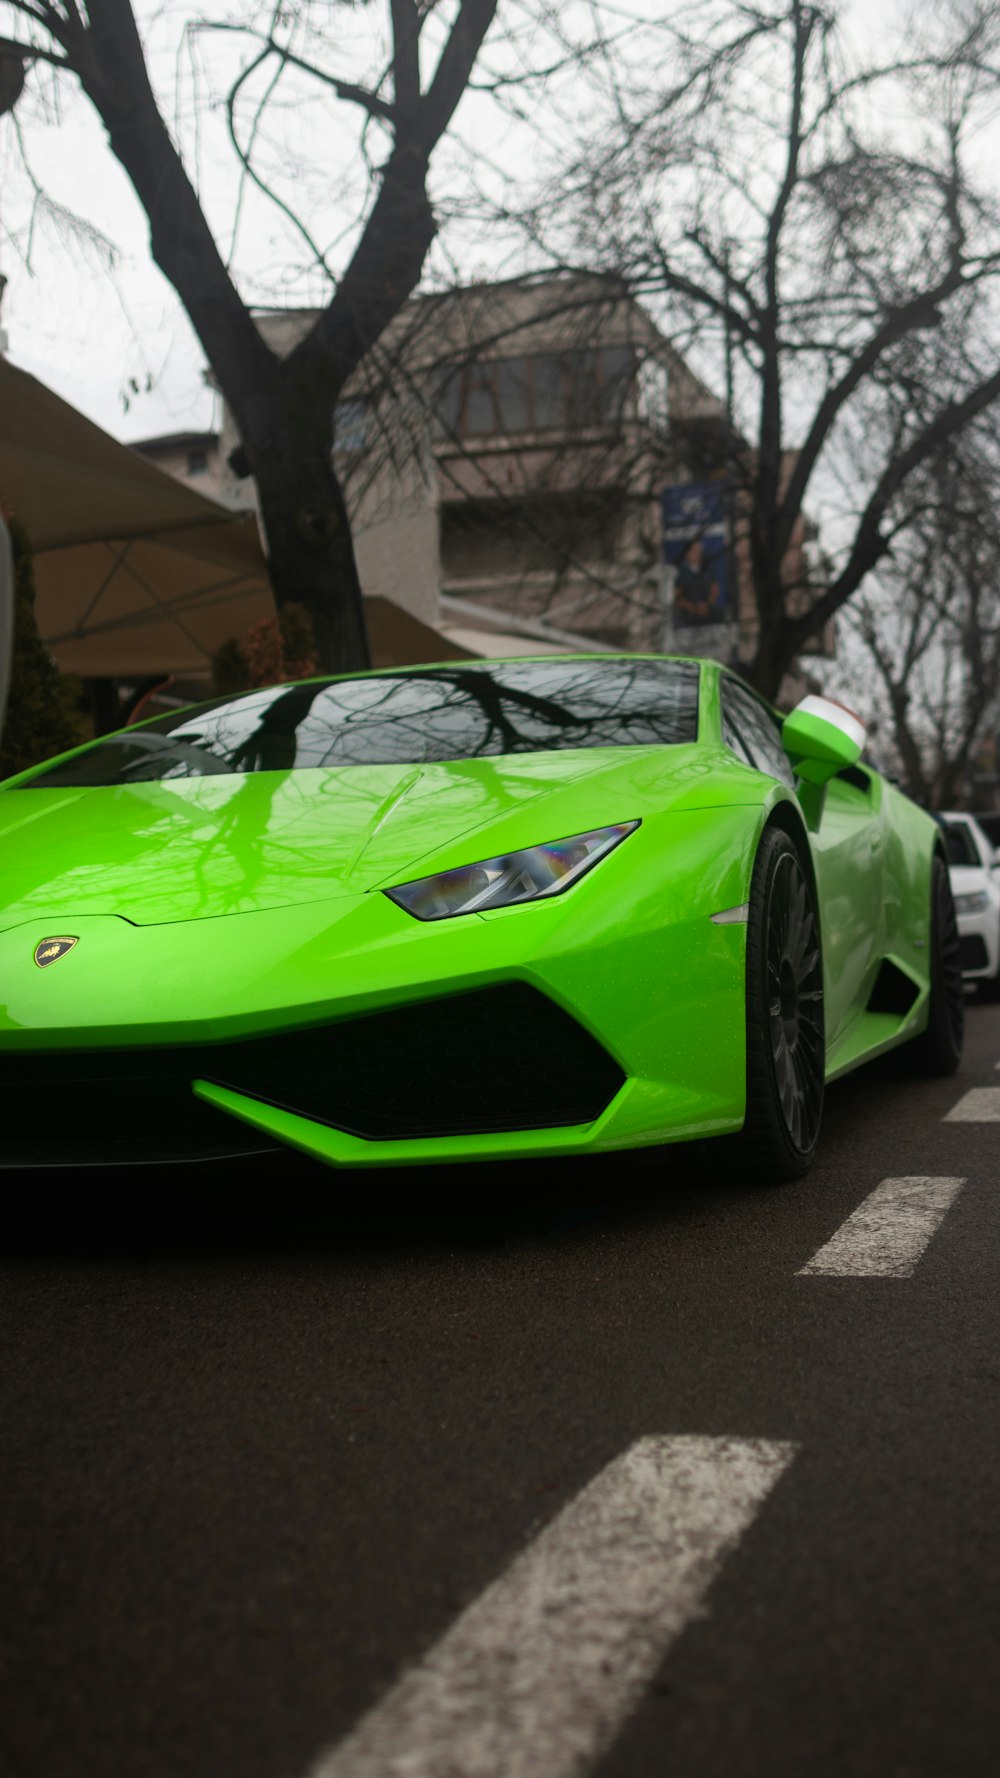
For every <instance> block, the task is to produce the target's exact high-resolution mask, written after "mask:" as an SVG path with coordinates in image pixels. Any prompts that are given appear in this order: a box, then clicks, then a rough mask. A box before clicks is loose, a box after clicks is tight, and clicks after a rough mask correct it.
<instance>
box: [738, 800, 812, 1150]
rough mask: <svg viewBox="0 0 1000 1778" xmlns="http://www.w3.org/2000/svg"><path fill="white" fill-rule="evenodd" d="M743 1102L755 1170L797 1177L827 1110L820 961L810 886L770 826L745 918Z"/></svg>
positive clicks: (784, 838)
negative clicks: (744, 1098)
mask: <svg viewBox="0 0 1000 1778" xmlns="http://www.w3.org/2000/svg"><path fill="white" fill-rule="evenodd" d="M746 997H747V1002H746V1003H747V1106H746V1120H745V1123H744V1126H743V1136H742V1146H743V1150H744V1155H745V1159H746V1161H747V1162H748V1163H749V1165H750V1167H751V1169H752V1171H753V1173H754V1174H755V1175H757V1176H759V1177H761V1178H766V1179H770V1180H786V1179H799V1178H801V1176H802V1174H803V1173H805V1172H806V1171H807V1170H808V1168H809V1166H810V1165H811V1163H812V1160H813V1156H814V1155H815V1152H816V1145H817V1142H818V1140H819V1129H820V1122H821V1120H822V1115H823V1089H824V1081H825V1074H826V1036H825V1029H824V1023H823V963H822V956H821V952H820V941H819V930H818V927H817V922H816V908H815V903H814V899H813V891H812V885H811V884H810V882H809V879H808V877H807V875H806V872H805V870H804V868H803V864H802V860H801V858H800V855H799V852H798V850H797V848H796V846H795V844H794V842H793V841H792V840H791V839H790V838H789V836H788V834H786V833H785V832H784V831H783V830H782V829H781V828H776V827H771V828H768V829H766V831H765V833H764V836H763V838H762V840H761V843H760V847H759V849H758V852H757V858H756V861H755V863H754V873H753V882H752V884H751V889H750V906H749V913H748V918H747V959H746Z"/></svg>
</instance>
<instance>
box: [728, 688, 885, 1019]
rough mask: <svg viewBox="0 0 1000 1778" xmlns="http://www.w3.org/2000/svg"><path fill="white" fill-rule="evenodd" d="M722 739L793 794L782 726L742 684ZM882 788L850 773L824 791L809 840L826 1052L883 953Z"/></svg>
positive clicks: (858, 1006)
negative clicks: (816, 895)
mask: <svg viewBox="0 0 1000 1778" xmlns="http://www.w3.org/2000/svg"><path fill="white" fill-rule="evenodd" d="M722 711H723V738H724V739H725V740H726V741H727V743H728V745H730V746H734V747H735V751H736V752H738V753H740V754H741V756H742V757H744V758H748V759H749V760H750V763H751V764H752V765H755V766H757V768H758V770H760V771H762V772H768V773H770V774H771V776H772V777H775V778H780V779H781V781H782V782H783V783H785V784H787V785H789V787H790V788H792V789H795V776H794V773H793V772H792V768H791V766H790V764H789V761H788V756H787V754H786V753H785V750H784V747H783V746H782V744H781V729H780V724H779V721H778V719H777V717H775V716H774V715H773V713H772V712H771V711H770V710H769V709H768V707H767V706H766V705H765V704H764V703H763V702H762V701H761V699H759V698H758V697H756V696H755V694H754V693H753V692H752V691H751V690H750V689H749V687H748V686H745V685H744V684H743V683H742V682H741V681H739V680H736V679H732V678H730V677H729V676H728V675H725V676H724V678H723V687H722ZM883 826H884V814H883V810H882V781H881V779H880V778H879V777H878V775H877V774H876V773H873V772H868V771H866V770H865V769H864V768H863V767H860V766H859V767H852V768H851V769H850V771H848V772H847V773H845V774H841V775H840V776H838V777H836V778H833V779H831V781H830V783H829V785H828V786H827V792H826V798H825V803H824V807H823V814H822V817H821V819H820V823H819V827H818V829H817V830H816V831H815V832H812V833H811V834H810V838H811V841H812V851H813V860H814V863H815V867H816V879H817V883H818V886H819V895H820V930H821V934H822V941H823V993H824V1001H825V1013H826V1043H827V1050H828V1051H829V1050H830V1048H831V1047H832V1046H833V1044H835V1043H836V1042H837V1040H838V1038H840V1037H841V1036H842V1035H843V1033H844V1032H845V1031H846V1029H847V1027H848V1026H849V1025H850V1024H851V1023H852V1022H853V1020H854V1019H855V1018H856V1017H857V1015H858V1014H859V1013H860V1012H861V1011H862V1010H863V1008H864V1006H865V1005H866V1003H867V1000H868V996H869V994H870V993H871V987H872V982H873V980H874V977H875V974H876V972H877V969H878V965H879V962H880V961H881V958H882V956H883V955H884V952H885V948H886V930H887V921H888V919H889V918H891V907H890V908H888V909H887V908H886V906H885V897H886V891H887V888H888V892H889V900H890V902H891V901H892V898H893V894H894V893H895V895H896V899H897V900H898V889H897V891H895V892H894V891H893V890H892V888H891V886H889V885H887V883H886V871H885V856H884V832H883Z"/></svg>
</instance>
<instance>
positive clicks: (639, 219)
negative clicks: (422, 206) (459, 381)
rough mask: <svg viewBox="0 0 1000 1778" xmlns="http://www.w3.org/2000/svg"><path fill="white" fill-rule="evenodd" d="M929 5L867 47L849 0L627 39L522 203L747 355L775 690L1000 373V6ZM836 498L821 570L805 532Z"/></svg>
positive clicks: (767, 648) (745, 454) (737, 400)
mask: <svg viewBox="0 0 1000 1778" xmlns="http://www.w3.org/2000/svg"><path fill="white" fill-rule="evenodd" d="M920 17H921V20H922V25H921V29H922V36H919V35H917V34H915V33H913V32H912V31H911V34H910V36H909V38H908V39H906V40H905V41H901V43H900V44H899V45H898V46H897V47H896V48H895V50H893V51H891V52H887V53H883V54H881V55H880V56H878V57H870V58H869V59H868V60H866V61H864V62H859V61H857V59H856V58H852V57H851V56H850V55H849V54H848V51H847V49H846V48H845V45H844V43H843V41H842V39H841V37H840V35H839V31H838V18H837V7H836V5H835V4H829V5H820V4H809V3H806V0H775V3H774V4H773V5H772V6H771V7H766V6H763V5H748V4H745V3H744V0H700V3H698V0H694V3H692V4H686V5H684V6H682V7H681V6H677V7H671V8H670V11H669V14H668V16H667V18H666V19H665V20H660V21H658V22H656V23H655V24H651V25H650V26H649V28H648V30H647V32H646V34H645V37H644V38H643V39H641V40H636V39H634V38H633V39H631V40H630V42H629V45H628V46H627V53H626V52H625V51H623V50H622V47H621V45H620V44H617V43H612V42H611V41H610V40H609V41H607V43H606V46H605V54H604V55H603V57H602V58H601V60H600V61H599V62H594V63H592V64H591V65H590V67H589V68H588V70H587V79H588V82H589V91H588V94H587V97H586V99H585V101H584V102H583V104H582V105H581V104H579V103H578V110H579V112H580V114H581V115H582V117H583V120H584V122H583V127H582V128H581V127H580V125H579V124H577V126H576V128H575V129H574V125H573V120H572V119H571V118H570V117H568V116H567V117H565V118H564V119H563V124H564V135H565V137H566V139H568V140H569V141H570V144H571V145H570V148H569V150H568V152H565V153H562V154H560V153H559V152H558V151H557V150H556V149H553V150H552V152H551V153H550V157H549V169H548V171H549V175H550V176H549V177H548V179H547V181H546V182H545V183H544V186H543V188H542V189H540V191H539V194H538V196H537V200H536V202H535V203H534V204H533V205H532V206H531V207H530V209H529V210H528V211H527V212H526V213H522V215H521V218H520V221H521V225H522V228H523V230H524V231H526V233H527V235H528V237H529V238H530V241H531V248H532V252H533V254H534V255H535V257H536V263H548V264H549V265H552V266H557V265H558V266H576V267H581V268H590V269H593V270H595V271H597V272H603V273H607V274H609V275H613V276H615V277H616V278H619V279H623V280H624V281H625V282H626V283H627V284H628V286H629V288H631V289H632V290H633V291H634V292H635V293H636V294H637V295H639V296H641V297H642V298H643V299H644V300H646V301H647V302H650V303H651V304H653V305H654V308H655V309H656V310H657V311H658V313H659V314H660V315H661V316H663V317H665V320H664V325H665V328H666V331H668V332H669V334H670V335H671V337H672V338H673V339H674V340H675V341H676V343H677V344H678V346H679V347H680V348H681V350H682V351H684V352H685V353H688V354H691V355H692V361H693V362H694V363H695V365H696V366H697V365H698V364H699V363H700V364H702V365H704V364H706V363H708V362H709V359H708V356H707V355H708V354H709V352H711V354H712V356H713V358H714V364H715V369H716V375H717V378H718V373H719V372H720V370H721V369H722V367H723V365H725V367H726V370H727V371H728V372H729V373H730V374H729V376H728V377H727V378H726V381H727V382H729V384H730V390H729V393H730V395H731V398H732V399H731V404H730V422H731V423H730V425H729V427H728V429H726V430H725V431H723V432H721V433H720V429H719V428H718V427H716V438H715V441H714V449H715V462H716V468H717V470H720V471H721V470H722V469H723V468H724V467H728V473H729V475H730V477H731V478H732V480H733V481H734V483H735V484H736V486H737V487H738V488H739V489H740V490H741V493H740V505H741V507H742V509H743V510H744V511H745V512H746V514H747V517H746V521H745V523H746V539H745V547H746V553H747V558H748V568H749V574H750V577H751V581H752V589H753V596H754V601H755V604H756V612H757V622H756V626H755V629H756V635H755V637H754V639H753V647H752V653H751V655H750V658H749V659H748V660H747V662H746V666H745V670H746V672H747V675H748V677H750V678H751V679H752V680H753V681H754V683H756V684H757V685H758V686H759V687H760V689H761V690H763V691H764V692H765V693H767V694H769V695H771V696H774V695H776V694H777V691H778V687H779V684H780V681H781V678H782V675H783V673H784V672H785V671H786V670H787V668H788V667H789V665H790V664H791V662H792V661H793V659H794V658H795V656H796V654H797V653H798V651H799V650H800V649H801V648H802V647H803V645H804V644H806V643H807V642H808V641H809V639H810V638H812V637H815V636H816V635H817V634H818V633H819V632H821V631H822V630H823V628H824V627H825V626H826V625H827V624H828V623H829V622H830V620H831V619H832V617H833V616H834V615H835V613H837V612H838V611H839V610H840V609H841V608H842V607H843V606H844V605H845V603H846V602H847V601H848V600H849V599H850V598H851V597H852V596H853V595H854V594H855V593H856V592H857V591H858V589H859V588H860V587H861V585H862V583H863V582H864V581H865V578H866V576H867V575H868V574H869V573H870V572H871V570H872V569H873V568H874V567H875V566H876V564H877V563H878V562H879V561H881V560H882V559H883V557H884V556H885V555H886V553H887V551H888V550H889V549H890V548H891V547H892V543H893V539H894V537H895V536H896V535H897V533H898V530H899V528H900V526H905V525H906V523H908V522H909V517H910V507H909V505H908V503H907V501H906V498H905V492H906V489H907V486H908V484H909V482H910V480H911V478H912V477H913V476H914V475H916V474H917V473H918V472H919V471H920V470H921V467H922V466H923V465H924V464H926V463H928V462H929V461H930V460H931V459H932V458H933V457H934V456H935V454H937V453H940V451H941V449H942V447H943V446H944V445H945V444H946V443H947V442H948V441H949V440H952V439H956V438H958V437H959V436H960V435H961V434H962V432H963V431H964V429H966V428H967V427H968V426H969V425H970V424H971V423H972V422H973V421H974V420H975V419H976V417H977V416H978V415H980V414H983V413H984V412H986V411H987V410H988V409H989V408H990V406H991V405H992V403H993V402H994V401H995V400H996V399H997V397H998V395H1000V326H998V323H997V309H996V299H997V290H998V284H997V280H998V277H1000V203H998V201H997V194H996V192H995V191H994V190H993V189H991V188H989V187H988V186H987V185H985V184H984V183H983V181H982V178H981V176H980V175H978V174H977V171H976V136H977V131H978V130H979V128H980V126H981V125H982V124H983V122H984V119H987V118H990V117H992V115H993V114H994V110H995V107H996V103H997V94H998V90H1000V89H998V78H1000V76H998V67H1000V54H998V50H1000V13H998V11H997V8H996V6H995V5H994V4H992V0H945V4H943V5H940V6H935V8H933V9H930V8H928V9H926V11H925V12H924V13H923V14H922V15H920ZM884 44H885V39H884V36H883V49H884ZM661 69H662V70H665V73H664V74H662V75H661V73H660V70H661ZM552 169H554V175H553V172H552ZM507 220H508V222H509V223H510V224H511V225H513V224H514V223H515V222H516V221H517V218H515V217H514V215H513V213H511V214H510V215H509V217H508V218H507ZM958 313H961V316H962V326H961V328H960V329H956V328H955V327H953V326H952V325H951V322H952V319H953V317H955V316H956V314H958ZM720 380H721V379H720ZM838 480H839V488H838ZM817 506H818V507H820V508H822V509H823V511H824V517H825V520H826V537H825V543H826V548H827V552H828V555H829V557H830V560H831V563H832V567H831V570H830V573H829V578H828V581H827V584H826V585H824V586H821V587H820V586H816V585H813V584H810V580H809V576H808V574H807V573H806V572H804V569H803V563H804V557H803V554H802V552H801V551H797V550H796V549H795V548H794V543H795V538H796V535H797V534H798V535H801V527H802V523H803V515H804V514H805V512H806V511H807V509H815V508H816V507H817Z"/></svg>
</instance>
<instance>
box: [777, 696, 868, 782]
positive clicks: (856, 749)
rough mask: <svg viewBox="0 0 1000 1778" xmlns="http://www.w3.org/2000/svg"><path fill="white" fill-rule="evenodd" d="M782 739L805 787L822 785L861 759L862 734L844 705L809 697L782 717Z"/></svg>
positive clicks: (831, 700)
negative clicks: (783, 718)
mask: <svg viewBox="0 0 1000 1778" xmlns="http://www.w3.org/2000/svg"><path fill="white" fill-rule="evenodd" d="M781 739H782V744H783V746H784V749H785V752H786V753H787V755H788V758H789V760H790V762H791V765H792V768H793V770H794V771H795V772H796V773H797V775H798V776H799V777H800V778H804V779H805V781H806V783H807V784H825V783H826V782H827V780H828V779H829V778H832V777H834V776H835V774H836V773H837V772H842V771H843V769H844V767H845V766H852V765H854V764H856V762H857V761H858V760H859V759H860V758H861V751H862V748H863V747H864V744H865V731H864V725H863V724H862V723H861V721H860V720H859V718H858V717H857V716H855V714H854V712H853V710H848V709H847V708H846V707H845V706H844V705H843V704H837V703H835V702H834V700H833V699H832V698H818V697H808V698H803V699H802V702H801V704H796V706H795V709H794V710H793V711H792V713H791V715H790V716H786V717H785V721H784V725H783V727H782V731H781Z"/></svg>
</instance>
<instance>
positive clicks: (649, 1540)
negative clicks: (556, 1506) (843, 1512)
mask: <svg viewBox="0 0 1000 1778" xmlns="http://www.w3.org/2000/svg"><path fill="white" fill-rule="evenodd" d="M795 1450H796V1447H795V1446H794V1445H791V1444H777V1443H772V1442H770V1441H764V1440H758V1439H736V1438H732V1439H730V1438H697V1437H678V1438H668V1437H662V1438H644V1439H640V1440H639V1442H638V1443H637V1444H634V1445H632V1446H631V1448H630V1449H629V1450H627V1451H626V1452H624V1454H623V1455H622V1456H621V1457H618V1458H616V1459H615V1461H614V1462H613V1463H611V1464H609V1465H608V1467H607V1468H606V1469H603V1470H602V1471H601V1472H600V1474H599V1475H598V1476H596V1477H595V1479H594V1480H593V1481H592V1482H590V1483H589V1485H588V1486H587V1487H586V1488H584V1490H583V1492H582V1493H581V1494H578V1495H577V1496H576V1498H575V1499H574V1500H572V1501H571V1502H570V1503H569V1505H568V1506H567V1507H565V1508H564V1509H563V1511H562V1512H561V1513H560V1514H559V1515H558V1517H557V1518H556V1519H554V1520H553V1521H552V1523H551V1524H550V1525H548V1526H547V1527H546V1529H545V1530H544V1531H542V1532H541V1533H540V1534H539V1536H538V1537H536V1538H535V1540H534V1542H533V1543H532V1544H530V1545H529V1547H528V1548H527V1549H526V1550H525V1551H524V1552H523V1553H522V1554H521V1555H520V1556H518V1557H517V1559H516V1560H515V1561H514V1562H513V1564H512V1565H511V1567H510V1568H509V1569H508V1570H507V1572H506V1573H505V1574H503V1575H502V1576H501V1577H500V1579H499V1580H497V1581H494V1583H493V1584H492V1586H490V1587H488V1588H487V1589H486V1591H485V1592H484V1593H482V1594H481V1595H480V1597H479V1598H478V1599H477V1600H475V1601H474V1603H473V1604H472V1605H470V1606H469V1607H468V1608H467V1609H466V1610H465V1611H464V1612H463V1613H462V1614H461V1616H460V1617H459V1618H457V1619H456V1621H455V1623H454V1624H453V1625H452V1627H451V1629H450V1630H448V1631H447V1632H446V1633H445V1635H444V1636H443V1637H442V1639H441V1641H440V1642H438V1643H437V1645H436V1646H435V1647H434V1648H432V1649H431V1650H430V1652H429V1653H428V1654H427V1655H425V1656H424V1658H423V1659H422V1660H421V1661H419V1662H418V1663H417V1664H416V1665H415V1666H413V1667H411V1668H410V1669H409V1670H408V1671H407V1672H405V1673H404V1674H403V1676H402V1678H401V1679H400V1680H399V1681H398V1682H397V1683H396V1684H395V1685H394V1686H393V1687H392V1689H391V1691H389V1692H388V1693H387V1695H386V1696H385V1697H384V1698H383V1699H382V1701H381V1703H379V1704H377V1705H376V1706H375V1708H374V1709H373V1710H372V1711H371V1712H370V1713H369V1714H368V1715H367V1716H366V1717H364V1718H362V1720H361V1722H360V1723H359V1724H358V1726H357V1727H356V1728H355V1729H354V1730H352V1732H351V1733H350V1734H349V1735H348V1736H347V1737H346V1738H345V1739H344V1740H343V1741H341V1742H340V1743H339V1744H338V1745H337V1746H336V1747H334V1748H332V1749H331V1750H330V1752H329V1753H326V1754H324V1755H323V1756H322V1757H321V1758H320V1759H319V1760H318V1761H317V1763H316V1765H315V1766H314V1767H313V1768H312V1773H311V1778H579V1775H580V1774H582V1773H585V1772H587V1771H588V1770H589V1769H590V1768H591V1766H592V1765H593V1764H594V1763H595V1761H596V1760H597V1759H598V1758H599V1757H600V1755H601V1754H602V1753H603V1752H604V1750H605V1749H606V1748H607V1747H608V1746H609V1745H610V1743H611V1741H612V1740H613V1739H614V1736H615V1735H616V1733H617V1731H618V1729H619V1728H620V1727H621V1725H622V1723H623V1721H624V1720H625V1718H626V1716H627V1715H628V1714H629V1712H630V1710H631V1709H632V1707H633V1706H634V1705H635V1703H636V1702H637V1701H638V1699H639V1697H640V1696H641V1694H642V1691H643V1689H644V1687H645V1686H646V1685H647V1684H648V1682H649V1681H650V1680H651V1679H652V1677H653V1675H654V1673H655V1672H656V1669H657V1667H658V1666H659V1664H660V1662H661V1660H662V1659H663V1656H664V1654H665V1652H666V1650H667V1649H668V1648H669V1647H670V1644H671V1643H672V1642H673V1641H674V1640H675V1639H676V1637H678V1636H679V1635H680V1633H681V1631H682V1630H683V1629H684V1627H685V1625H686V1624H688V1623H689V1622H690V1620H691V1619H692V1618H694V1617H697V1616H700V1615H704V1612H705V1607H704V1605H703V1600H704V1598H705V1594H706V1593H707V1591H708V1589H709V1587H710V1585H711V1583H712V1581H713V1579H714V1578H715V1575H716V1574H717V1573H718V1570H719V1568H720V1567H721V1565H722V1561H723V1559H724V1557H725V1556H726V1555H727V1554H728V1553H729V1551H730V1550H732V1549H733V1548H734V1547H735V1546H736V1544H737V1543H738V1542H739V1540H740V1537H741V1536H742V1534H743V1532H744V1531H745V1530H746V1529H747V1527H748V1526H749V1525H750V1524H752V1522H753V1520H754V1518H755V1516H756V1514H757V1512H758V1510H759V1509H760V1507H761V1505H762V1504H763V1502H764V1500H765V1499H766V1498H767V1496H768V1494H769V1493H770V1491H771V1489H772V1488H773V1487H774V1485H775V1483H776V1482H777V1480H778V1478H779V1477H780V1476H781V1474H782V1472H783V1471H784V1470H785V1469H786V1468H787V1466H788V1464H789V1463H790V1462H791V1460H792V1458H793V1456H794V1455H795Z"/></svg>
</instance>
